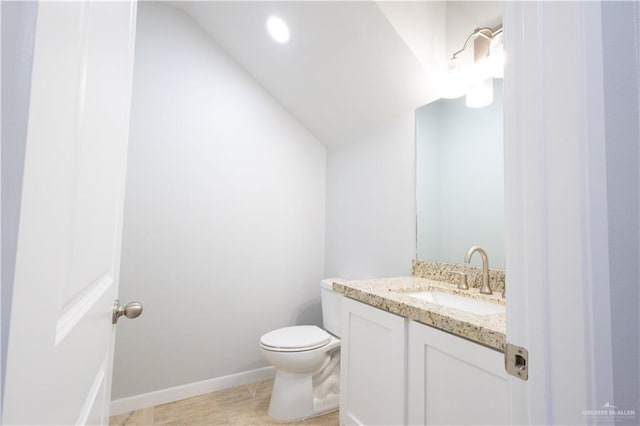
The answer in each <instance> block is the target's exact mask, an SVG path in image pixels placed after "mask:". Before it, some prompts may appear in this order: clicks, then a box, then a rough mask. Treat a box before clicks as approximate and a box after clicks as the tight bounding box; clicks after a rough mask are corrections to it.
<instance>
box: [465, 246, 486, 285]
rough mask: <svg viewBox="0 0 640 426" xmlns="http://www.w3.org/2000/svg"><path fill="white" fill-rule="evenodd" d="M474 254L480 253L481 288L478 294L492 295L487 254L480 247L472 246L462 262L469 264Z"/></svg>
mask: <svg viewBox="0 0 640 426" xmlns="http://www.w3.org/2000/svg"><path fill="white" fill-rule="evenodd" d="M475 252H478V253H480V257H482V288H481V289H480V293H482V294H493V292H492V291H491V287H490V286H489V256H487V252H486V251H484V249H483V248H482V247H480V246H473V247H471V248H470V249H469V251H468V252H467V254H466V255H465V256H464V261H465V262H466V263H471V256H472V255H473V253H475Z"/></svg>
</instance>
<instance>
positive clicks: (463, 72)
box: [442, 58, 470, 99]
mask: <svg viewBox="0 0 640 426" xmlns="http://www.w3.org/2000/svg"><path fill="white" fill-rule="evenodd" d="M469 85H470V75H469V69H468V67H464V65H463V63H462V58H451V59H449V72H448V73H447V74H446V75H445V76H444V79H443V87H442V97H443V98H447V99H455V98H459V97H460V96H463V95H464V94H465V93H467V90H468V89H469Z"/></svg>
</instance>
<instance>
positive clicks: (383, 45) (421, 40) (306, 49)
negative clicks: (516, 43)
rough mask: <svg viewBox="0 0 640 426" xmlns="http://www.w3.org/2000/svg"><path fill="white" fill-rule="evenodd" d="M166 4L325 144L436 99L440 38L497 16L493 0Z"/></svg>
mask: <svg viewBox="0 0 640 426" xmlns="http://www.w3.org/2000/svg"><path fill="white" fill-rule="evenodd" d="M171 4H172V5H173V6H174V7H176V8H178V9H181V10H183V11H184V12H185V13H186V14H188V15H189V16H190V17H191V18H192V19H193V20H194V21H195V22H196V23H197V24H198V25H200V26H201V27H202V29H203V30H204V31H205V32H207V33H208V34H209V35H210V36H211V38H212V39H213V41H214V42H215V43H217V44H218V45H219V46H220V47H221V48H222V49H223V50H225V51H226V52H227V53H228V54H229V55H230V56H231V57H232V58H233V59H234V60H235V61H236V62H237V63H238V64H239V65H240V66H241V67H242V68H244V69H245V70H246V71H247V73H249V74H250V75H251V76H252V77H253V78H254V79H255V80H256V81H257V82H258V83H259V84H260V85H261V86H262V87H263V88H264V89H265V90H267V91H268V92H269V93H270V94H271V95H272V96H273V97H274V98H275V99H276V100H277V101H278V102H279V103H280V104H282V105H283V106H284V107H285V108H286V109H287V110H288V111H289V112H290V113H291V114H292V115H294V116H295V117H296V118H297V119H298V121H300V122H301V123H302V124H303V125H304V126H305V127H306V128H307V129H308V130H309V131H310V132H311V133H313V134H314V135H315V136H316V137H317V138H318V139H319V140H320V141H321V142H322V143H324V144H325V145H327V146H331V145H335V144H340V143H344V142H348V141H351V140H354V139H356V138H357V137H358V136H359V135H361V134H363V133H365V132H366V131H367V130H368V129H371V128H375V126H376V124H377V123H380V122H383V121H385V120H387V119H389V118H390V117H393V116H396V115H398V114H401V113H406V112H408V111H411V110H414V109H415V108H417V107H419V106H421V105H423V104H425V103H427V102H428V101H431V100H433V99H435V98H437V96H438V81H439V80H438V79H439V76H440V75H441V73H442V72H443V71H444V67H445V64H446V56H447V49H448V42H449V41H450V40H451V41H452V42H453V40H455V42H456V43H458V44H460V45H461V44H462V43H463V42H464V39H465V38H466V35H468V33H470V32H471V31H472V30H473V29H474V28H475V27H476V26H482V25H495V24H497V23H499V22H500V21H501V15H502V13H501V4H500V3H486V2H474V3H466V4H457V3H456V4H455V5H454V4H451V3H448V4H447V3H445V2H430V1H425V2H380V3H376V2H348V1H345V2H307V1H302V2H232V1H229V2H224V1H210V2H207V1H197V2H172V3H171ZM448 10H452V11H453V12H454V13H448V12H447V11H448ZM271 15H277V16H279V17H281V18H282V19H284V20H285V21H286V22H287V24H288V25H289V28H290V31H291V39H290V41H289V43H287V44H279V43H276V42H275V41H274V40H273V39H271V37H269V35H268V34H267V31H266V24H265V22H266V19H267V17H269V16H271ZM454 15H455V16H454ZM458 15H459V16H458ZM449 21H451V22H449ZM469 21H471V22H474V21H475V23H471V22H469ZM456 22H460V25H457V24H456ZM458 26H459V27H461V28H460V29H458V28H457V27H458ZM458 33H459V35H458ZM456 39H461V40H462V41H458V40H456ZM450 53H451V52H449V54H450Z"/></svg>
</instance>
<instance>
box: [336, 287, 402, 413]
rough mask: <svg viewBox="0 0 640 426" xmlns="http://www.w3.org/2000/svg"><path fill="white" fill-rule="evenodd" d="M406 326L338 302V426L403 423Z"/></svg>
mask: <svg viewBox="0 0 640 426" xmlns="http://www.w3.org/2000/svg"><path fill="white" fill-rule="evenodd" d="M406 324H407V321H406V320H405V319H404V318H402V317H399V316H397V315H393V314H390V313H388V312H385V311H382V310H380V309H377V308H374V307H371V306H369V305H366V304H364V303H360V302H356V301H354V300H351V299H347V298H344V300H343V303H342V348H341V351H342V354H341V361H340V362H341V379H340V383H341V389H340V423H341V424H345V425H376V424H378V425H403V424H406V391H405V389H406V327H407V325H406Z"/></svg>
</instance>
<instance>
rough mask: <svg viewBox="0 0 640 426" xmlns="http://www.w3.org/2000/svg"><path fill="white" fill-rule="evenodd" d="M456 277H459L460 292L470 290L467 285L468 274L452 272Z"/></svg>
mask: <svg viewBox="0 0 640 426" xmlns="http://www.w3.org/2000/svg"><path fill="white" fill-rule="evenodd" d="M452 273H453V274H454V275H458V277H459V278H458V289H460V290H469V286H468V285H467V274H465V273H464V272H458V271H452Z"/></svg>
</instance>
